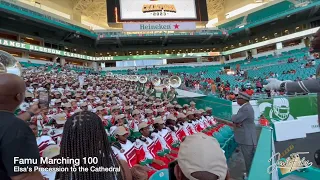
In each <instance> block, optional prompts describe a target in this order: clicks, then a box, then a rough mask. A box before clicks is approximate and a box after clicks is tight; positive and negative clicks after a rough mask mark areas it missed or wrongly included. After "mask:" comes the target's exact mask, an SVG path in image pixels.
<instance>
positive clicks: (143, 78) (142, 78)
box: [139, 76, 148, 84]
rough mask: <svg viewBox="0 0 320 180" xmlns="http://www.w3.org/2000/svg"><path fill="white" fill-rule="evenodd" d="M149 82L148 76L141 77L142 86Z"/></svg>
mask: <svg viewBox="0 0 320 180" xmlns="http://www.w3.org/2000/svg"><path fill="white" fill-rule="evenodd" d="M147 81H148V78H147V76H140V77H139V82H140V83H141V84H145V83H146V82H147Z"/></svg>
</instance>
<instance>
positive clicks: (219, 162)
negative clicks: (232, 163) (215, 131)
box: [174, 133, 230, 180]
mask: <svg viewBox="0 0 320 180" xmlns="http://www.w3.org/2000/svg"><path fill="white" fill-rule="evenodd" d="M174 175H175V178H176V179H177V180H187V179H190V180H191V179H199V180H209V179H210V180H218V179H220V180H229V178H230V177H229V172H228V166H227V160H226V158H225V155H224V153H223V150H222V149H221V148H220V145H219V143H218V141H217V140H216V139H215V138H212V137H210V136H207V135H206V134H203V133H197V134H194V135H190V136H187V137H186V138H185V140H184V141H183V142H182V143H181V145H180V150H179V154H178V158H177V164H176V165H175V167H174Z"/></svg>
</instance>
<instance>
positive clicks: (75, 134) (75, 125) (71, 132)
mask: <svg viewBox="0 0 320 180" xmlns="http://www.w3.org/2000/svg"><path fill="white" fill-rule="evenodd" d="M60 155H61V157H62V158H67V157H68V158H70V159H80V161H81V166H82V167H87V168H89V169H90V167H91V166H92V164H88V162H87V163H86V164H85V163H84V161H83V158H84V157H86V158H88V157H93V158H95V157H97V158H98V161H97V164H94V166H95V167H105V168H106V167H119V166H120V165H119V163H118V161H117V160H116V158H115V155H114V154H113V151H112V149H111V146H110V143H109V141H108V138H107V135H106V132H105V130H104V127H103V125H102V121H101V119H100V117H99V116H98V115H96V114H95V113H92V112H89V111H81V112H78V113H75V114H74V115H73V116H71V117H70V118H68V120H67V122H66V123H65V125H64V131H63V136H62V141H61V151H60ZM62 166H63V167H71V166H73V165H72V164H70V165H69V164H63V165H62ZM70 179H77V180H86V179H90V180H100V179H111V180H113V179H118V180H121V179H122V176H121V173H120V172H107V171H104V172H100V173H96V172H92V171H90V170H89V171H88V172H79V171H77V172H65V173H61V180H70Z"/></svg>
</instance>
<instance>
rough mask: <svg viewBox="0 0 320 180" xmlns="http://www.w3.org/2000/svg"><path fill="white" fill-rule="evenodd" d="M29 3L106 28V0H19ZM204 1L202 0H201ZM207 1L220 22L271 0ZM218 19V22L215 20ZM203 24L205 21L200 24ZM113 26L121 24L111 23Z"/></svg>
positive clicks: (212, 14)
mask: <svg viewBox="0 0 320 180" xmlns="http://www.w3.org/2000/svg"><path fill="white" fill-rule="evenodd" d="M19 1H21V2H24V3H28V4H29V5H33V6H35V7H38V8H41V9H43V10H45V11H49V12H51V13H54V14H56V15H58V16H62V17H65V18H68V19H72V20H75V21H78V22H81V23H82V24H84V25H86V26H90V27H91V28H93V29H108V28H110V27H109V25H108V24H107V5H106V0H19ZM203 1H204V0H203ZM205 1H206V2H207V10H208V19H209V21H210V20H211V22H215V23H217V24H221V22H223V23H225V22H227V21H228V19H226V16H227V17H228V18H229V17H232V16H236V15H237V14H236V13H239V11H235V10H239V8H240V10H242V13H243V12H245V11H248V10H250V8H255V7H257V6H259V5H257V3H255V2H259V3H258V4H265V3H267V2H270V1H273V0H256V1H254V0H241V1H239V0H205ZM200 2H201V1H200ZM241 8H242V9H241ZM217 19H218V22H216V20H217ZM201 25H205V23H204V24H203V23H202V24H201ZM112 27H113V28H121V26H116V25H112Z"/></svg>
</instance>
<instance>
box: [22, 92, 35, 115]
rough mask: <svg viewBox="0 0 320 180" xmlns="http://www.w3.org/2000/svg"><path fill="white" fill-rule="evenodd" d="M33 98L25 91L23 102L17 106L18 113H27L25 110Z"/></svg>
mask: <svg viewBox="0 0 320 180" xmlns="http://www.w3.org/2000/svg"><path fill="white" fill-rule="evenodd" d="M33 98H34V95H33V94H32V93H30V92H28V91H26V92H25V98H24V101H23V102H22V103H21V104H20V106H19V109H20V111H22V112H25V111H27V109H28V108H29V107H30V105H31V104H32V102H33Z"/></svg>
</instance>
